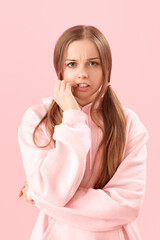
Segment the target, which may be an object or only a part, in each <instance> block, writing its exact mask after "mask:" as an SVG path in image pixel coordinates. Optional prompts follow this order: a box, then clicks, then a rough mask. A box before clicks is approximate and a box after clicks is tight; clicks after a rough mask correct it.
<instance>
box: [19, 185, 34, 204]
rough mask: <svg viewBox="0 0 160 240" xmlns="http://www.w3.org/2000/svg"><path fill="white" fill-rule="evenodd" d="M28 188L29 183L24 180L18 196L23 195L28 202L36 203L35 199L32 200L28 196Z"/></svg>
mask: <svg viewBox="0 0 160 240" xmlns="http://www.w3.org/2000/svg"><path fill="white" fill-rule="evenodd" d="M28 188H29V185H28V183H27V182H24V183H23V184H22V186H21V187H20V189H19V194H18V197H19V198H20V197H21V196H23V197H24V199H25V200H26V202H28V203H31V204H34V201H33V200H30V199H28V198H27V190H28Z"/></svg>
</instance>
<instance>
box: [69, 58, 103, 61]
mask: <svg viewBox="0 0 160 240" xmlns="http://www.w3.org/2000/svg"><path fill="white" fill-rule="evenodd" d="M92 59H100V58H99V57H93V58H88V59H87V60H92ZM65 61H77V60H76V59H66V60H65Z"/></svg>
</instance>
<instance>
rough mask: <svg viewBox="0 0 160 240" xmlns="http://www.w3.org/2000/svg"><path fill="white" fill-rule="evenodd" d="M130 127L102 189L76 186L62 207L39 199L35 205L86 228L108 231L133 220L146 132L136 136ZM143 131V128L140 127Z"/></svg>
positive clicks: (142, 182)
mask: <svg viewBox="0 0 160 240" xmlns="http://www.w3.org/2000/svg"><path fill="white" fill-rule="evenodd" d="M135 128H136V129H135V131H134V128H133V127H130V134H132V135H133V134H134V137H132V138H130V140H129V141H128V143H127V146H126V150H125V156H124V159H123V161H122V162H121V164H120V165H119V167H118V169H117V171H116V172H115V174H114V176H113V177H112V178H111V179H110V181H109V182H108V183H107V184H106V185H105V186H104V188H103V189H93V188H88V189H86V188H82V187H79V188H78V189H77V191H76V193H75V194H74V196H73V197H72V199H71V200H70V201H69V202H68V203H67V204H66V205H65V206H64V207H62V208H60V207H57V206H54V204H53V203H52V202H49V201H46V200H44V199H41V198H39V197H38V198H37V199H35V204H36V206H37V207H38V208H39V209H40V210H41V211H42V212H44V213H45V214H47V215H49V216H52V217H53V218H56V219H59V220H62V221H65V222H67V223H68V224H71V225H72V226H75V227H78V228H82V229H86V230H89V231H111V230H114V229H117V228H119V227H121V226H122V225H125V224H128V223H129V222H131V221H133V220H135V219H136V218H137V216H138V214H139V211H140V208H141V206H142V203H143V200H144V193H145V184H146V160H147V147H146V143H147V140H148V137H149V135H148V132H147V131H143V132H142V131H141V133H139V134H138V135H135V133H136V131H137V129H139V126H136V125H135ZM141 130H142V129H141Z"/></svg>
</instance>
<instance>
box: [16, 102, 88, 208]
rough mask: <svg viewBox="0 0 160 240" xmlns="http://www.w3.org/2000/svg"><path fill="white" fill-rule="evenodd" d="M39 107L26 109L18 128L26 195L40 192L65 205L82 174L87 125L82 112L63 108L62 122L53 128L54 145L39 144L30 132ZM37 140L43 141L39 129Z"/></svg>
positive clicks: (36, 122)
mask: <svg viewBox="0 0 160 240" xmlns="http://www.w3.org/2000/svg"><path fill="white" fill-rule="evenodd" d="M41 110H43V109H41V108H40V106H39V108H33V107H30V108H29V109H27V111H26V112H25V113H24V115H23V118H22V121H21V124H20V127H19V129H18V142H19V146H20V151H21V156H22V159H23V165H24V169H25V173H26V180H27V182H28V184H29V190H28V192H27V195H28V197H29V198H30V199H31V198H32V199H34V198H35V197H36V196H39V197H41V198H43V199H44V200H45V199H47V201H49V202H52V203H53V204H54V205H58V206H64V205H65V204H66V203H67V202H68V201H69V200H70V199H71V198H72V196H73V195H74V193H75V192H76V190H77V188H78V187H79V185H80V183H81V180H82V178H83V175H84V172H85V166H86V157H87V153H88V151H89V148H90V144H91V139H90V128H89V127H88V125H87V116H86V114H85V113H84V112H82V111H81V110H66V111H64V112H63V118H62V123H61V124H59V125H56V126H55V129H54V134H53V139H54V140H56V144H55V145H56V146H54V147H53V148H51V147H50V149H45V148H38V147H36V146H35V145H34V143H33V140H32V135H33V131H34V129H35V127H36V126H37V124H38V123H39V120H40V117H39V115H40V112H41ZM38 140H40V141H39V142H41V143H42V142H43V143H44V141H46V138H45V134H44V132H43V131H42V129H40V131H38ZM39 142H38V144H39ZM46 143H48V141H46V142H45V144H46ZM40 145H41V144H40ZM42 145H44V144H42Z"/></svg>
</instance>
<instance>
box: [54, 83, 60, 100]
mask: <svg viewBox="0 0 160 240" xmlns="http://www.w3.org/2000/svg"><path fill="white" fill-rule="evenodd" d="M60 84H61V81H60V80H57V81H56V82H55V84H54V91H53V93H54V96H55V97H56V96H57V92H59V89H60Z"/></svg>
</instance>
